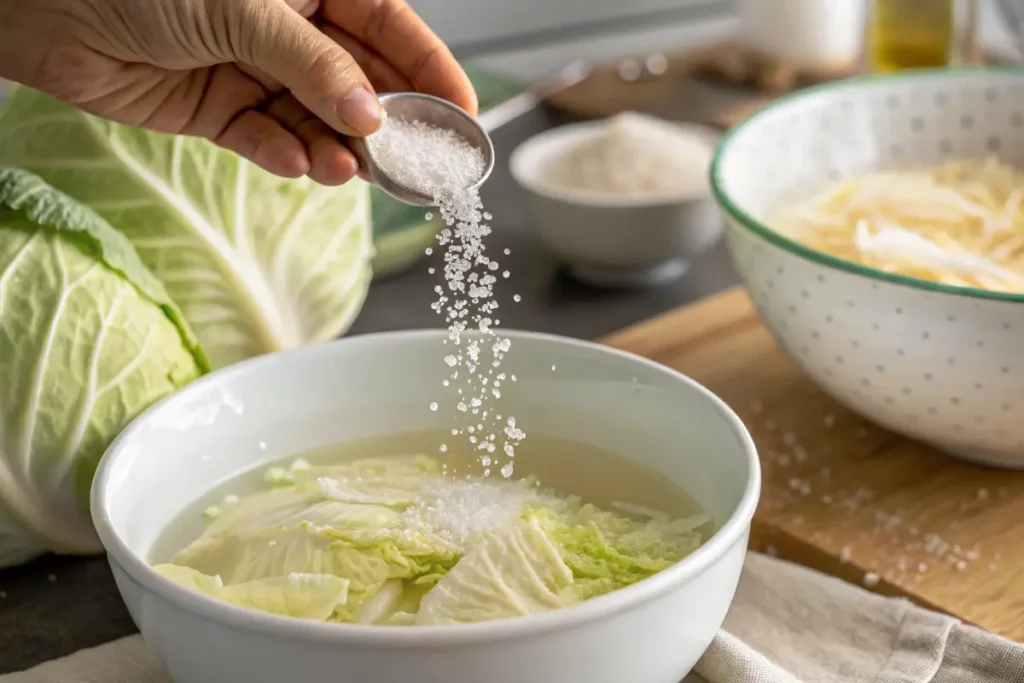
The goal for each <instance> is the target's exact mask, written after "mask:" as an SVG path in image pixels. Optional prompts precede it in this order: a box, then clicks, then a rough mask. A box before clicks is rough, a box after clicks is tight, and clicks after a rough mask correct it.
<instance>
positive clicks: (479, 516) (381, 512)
mask: <svg viewBox="0 0 1024 683" xmlns="http://www.w3.org/2000/svg"><path fill="white" fill-rule="evenodd" d="M300 464H301V466H299V465H300ZM268 472H273V473H274V474H273V476H271V477H269V478H268V479H269V481H270V482H272V483H273V484H274V486H273V487H272V488H270V489H269V490H266V491H263V492H259V493H256V494H253V495H251V496H246V497H243V498H241V499H240V500H239V501H237V502H234V503H232V504H231V505H228V506H226V507H224V508H223V510H222V511H221V514H220V516H218V517H217V518H216V519H215V520H214V521H213V522H212V523H211V524H210V525H209V527H208V528H207V529H206V531H205V532H204V533H203V534H202V535H201V536H200V537H199V538H198V539H197V540H196V541H194V542H193V543H192V544H190V545H189V546H188V547H186V548H185V549H184V550H182V551H181V552H180V553H179V554H178V555H177V556H176V557H175V558H174V559H173V560H172V561H173V563H174V564H175V565H178V566H182V567H187V568H189V570H190V571H193V572H198V573H199V577H200V579H197V578H196V576H194V575H192V574H187V575H185V580H182V581H180V582H181V583H185V584H188V585H191V584H190V583H189V582H192V583H195V582H196V581H200V585H198V586H193V588H194V589H196V590H200V591H201V592H206V593H209V594H211V595H212V594H214V592H216V591H214V592H211V591H210V590H209V589H208V588H204V586H205V585H207V584H206V583H204V582H208V581H209V577H217V578H216V581H218V582H222V585H223V586H226V587H227V586H233V585H238V584H245V583H249V582H252V581H260V580H267V579H272V578H275V577H282V576H289V575H293V574H300V573H305V574H314V575H329V576H336V577H339V578H342V579H344V580H345V581H346V582H347V589H348V592H347V597H346V600H345V602H344V603H337V604H335V605H334V607H333V611H332V613H331V615H330V617H329V620H330V621H337V622H350V623H364V624H385V625H405V626H409V625H430V624H455V623H470V622H477V621H487V620H492V619H505V618H511V617H516V616H523V615H526V614H534V613H537V612H544V611H548V610H553V609H559V608H561V607H566V606H568V605H572V604H575V603H577V602H581V601H583V600H588V599H590V598H593V597H596V596H599V595H603V594H605V593H608V592H610V591H613V590H616V589H618V588H622V587H625V586H628V585H630V584H633V583H636V582H637V581H640V580H643V579H645V578H647V577H649V576H651V575H653V574H655V573H657V572H659V571H662V570H663V569H666V568H668V567H669V566H671V565H672V564H674V563H676V562H678V561H680V560H682V559H683V558H685V557H686V556H687V555H689V554H690V553H691V552H693V551H694V550H695V549H696V548H697V547H699V546H700V544H701V542H702V538H703V536H704V534H705V532H708V531H710V528H709V527H708V525H709V523H710V519H709V518H708V516H707V515H704V514H699V515H694V516H692V517H687V518H685V519H672V518H671V517H670V516H669V515H667V514H664V513H660V512H657V511H653V510H647V509H646V508H636V507H630V506H621V507H622V508H623V509H624V510H627V509H628V510H627V511H628V512H629V514H622V513H620V512H617V511H609V510H604V509H602V508H599V507H597V506H595V505H591V504H584V503H583V502H582V501H580V499H579V498H577V497H574V496H559V495H558V494H556V493H554V492H551V491H546V490H543V489H540V488H539V487H538V486H537V485H536V482H535V481H533V480H529V479H527V480H521V481H515V482H512V481H506V480H504V479H496V478H477V479H472V480H469V481H467V480H465V479H463V478H450V477H447V476H445V475H443V474H442V473H441V471H440V464H439V463H438V461H437V460H435V459H433V458H429V457H425V456H408V457H386V458H369V459H363V460H354V461H347V462H342V463H338V464H334V465H328V466H311V465H309V464H308V463H306V462H305V461H299V462H297V463H295V464H293V465H292V466H291V467H276V468H271V470H268ZM282 472H286V473H288V476H287V477H285V476H283V475H282V474H281V473H282ZM286 482H288V483H286ZM218 590H219V589H218Z"/></svg>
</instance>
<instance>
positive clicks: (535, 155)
mask: <svg viewBox="0 0 1024 683" xmlns="http://www.w3.org/2000/svg"><path fill="white" fill-rule="evenodd" d="M605 125H606V123H605V122H604V121H586V122H583V123H573V124H569V125H565V126H560V127H558V128H553V129H551V130H549V131H545V132H543V133H540V134H538V135H535V136H533V137H531V138H529V139H528V140H526V141H525V142H523V143H522V144H520V145H519V147H517V148H516V150H515V151H514V152H513V153H512V157H511V159H510V161H509V165H510V167H511V171H512V177H513V178H515V179H516V182H518V183H519V185H520V186H521V187H522V188H523V190H524V192H525V195H526V201H527V204H528V206H529V211H530V214H531V215H532V217H533V220H534V223H535V225H536V227H537V230H538V232H539V235H540V238H541V241H542V242H543V243H544V245H545V246H546V247H547V249H548V250H550V251H551V253H553V254H554V255H555V256H557V257H558V258H559V259H560V260H561V261H563V262H564V263H565V264H566V265H567V266H568V267H569V269H570V271H571V272H572V274H573V275H574V276H576V277H577V278H578V279H580V280H582V281H584V282H588V283H591V284H595V285H598V286H602V287H621V288H642V287H650V286H657V285H660V284H664V283H666V282H670V281H672V280H675V279H677V278H678V277H680V276H682V275H683V273H684V272H685V271H686V269H687V267H688V266H689V260H690V259H692V258H693V257H694V256H696V255H698V254H700V253H702V252H704V251H707V250H708V249H709V248H711V247H712V246H714V244H715V243H716V242H717V241H718V240H719V239H720V238H721V236H722V232H723V229H722V220H721V217H720V216H719V214H718V211H717V209H716V208H715V202H714V200H713V199H712V197H711V191H710V188H704V189H701V190H699V191H697V192H695V193H691V194H683V195H680V196H677V197H668V198H662V197H657V198H648V197H622V196H615V195H607V194H599V193H593V192H583V191H578V190H572V189H568V188H564V187H558V186H556V185H554V184H552V183H551V182H550V181H549V180H548V179H547V178H545V170H546V169H547V168H548V167H549V165H550V164H551V163H552V162H554V161H555V160H556V159H558V158H559V157H561V156H562V155H563V154H564V153H565V152H566V151H568V150H569V149H571V148H573V147H574V146H575V145H577V144H579V143H580V142H582V141H583V140H585V139H587V138H588V137H590V136H592V135H593V134H594V133H595V132H596V131H598V130H600V129H601V128H602V127H603V126H605ZM670 125H678V126H679V127H680V128H681V129H683V130H684V131H686V132H688V133H691V134H693V135H694V136H696V137H698V138H700V139H702V140H705V141H706V142H707V145H708V149H709V150H710V149H713V148H714V146H715V142H716V141H717V138H718V135H717V133H715V132H714V131H713V130H711V129H710V128H705V127H704V126H699V125H696V124H687V123H678V124H675V123H673V124H670Z"/></svg>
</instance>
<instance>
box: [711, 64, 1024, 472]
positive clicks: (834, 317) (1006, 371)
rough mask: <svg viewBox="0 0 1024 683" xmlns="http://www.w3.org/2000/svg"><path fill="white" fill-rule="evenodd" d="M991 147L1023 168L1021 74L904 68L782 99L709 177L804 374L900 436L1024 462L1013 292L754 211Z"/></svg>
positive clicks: (739, 133)
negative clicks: (934, 277)
mask: <svg viewBox="0 0 1024 683" xmlns="http://www.w3.org/2000/svg"><path fill="white" fill-rule="evenodd" d="M991 154H996V155H998V156H999V157H1000V158H1001V159H1002V160H1003V161H1004V162H1006V163H1009V164H1012V165H1014V166H1016V167H1017V168H1024V71H1022V70H1020V69H963V70H936V71H922V72H913V71H911V72H905V73H902V74H898V75H893V76H885V77H865V78H856V79H851V80H847V81H841V82H839V83H836V84H830V85H824V86H820V87H816V88H811V89H808V90H806V91H804V92H801V93H798V94H796V95H792V96H789V97H786V98H783V99H781V100H779V101H778V102H776V103H775V104H773V105H771V106H769V107H768V108H766V109H765V110H763V111H761V112H759V113H757V114H754V115H753V116H752V117H751V118H749V119H747V120H746V121H745V122H744V123H741V124H740V125H739V126H738V127H736V128H734V129H733V130H732V131H730V132H729V133H728V134H727V135H726V137H725V139H724V140H723V141H722V143H721V145H720V146H719V148H718V152H717V154H716V158H715V161H714V164H713V166H712V172H711V176H712V178H711V180H712V187H713V189H714V191H715V196H716V198H717V200H718V202H719V203H720V205H721V207H722V211H723V213H724V214H725V217H726V221H727V225H728V241H729V247H730V250H731V252H732V254H733V258H734V260H735V262H736V266H737V269H738V270H739V272H740V275H741V276H742V278H743V281H744V283H745V285H746V286H747V288H748V289H749V290H750V295H751V298H752V299H753V301H754V303H755V305H756V306H757V309H758V312H759V313H760V316H761V319H762V320H763V321H764V323H765V325H766V326H767V327H768V328H769V329H770V330H771V331H772V333H773V334H774V336H775V338H776V339H777V340H778V341H779V344H780V345H781V346H782V348H783V349H785V350H786V352H787V353H789V355H790V356H792V358H793V359H794V360H795V361H796V362H797V363H798V364H799V365H800V366H801V367H802V368H803V370H804V371H805V372H806V373H807V374H808V375H809V376H810V377H811V379H813V380H814V382H815V383H817V384H818V385H819V386H821V388H822V389H824V390H825V391H826V392H828V393H829V394H831V395H832V396H834V397H835V398H836V399H837V400H839V401H840V402H842V403H844V404H845V405H847V406H849V407H850V408H852V409H853V410H855V411H857V412H859V413H861V414H862V415H864V416H865V417H867V418H868V419H870V420H873V421H874V422H876V423H878V424H880V425H882V426H884V427H887V428H889V429H891V430H893V431H894V432H896V433H898V434H903V435H905V436H907V437H910V438H913V439H918V440H921V441H924V442H926V443H929V444H931V445H933V446H935V447H936V448H938V449H940V450H942V451H945V452H946V453H949V454H950V455H953V456H955V457H959V458H963V459H965V460H970V461H973V462H977V463H983V464H987V465H993V466H998V467H1011V468H1024V420H1022V419H1021V416H1022V415H1024V362H1022V360H1021V351H1022V350H1024V295H1022V294H1006V293H1000V292H993V291H986V290H981V289H971V288H969V287H952V286H948V285H944V284H939V283H936V282H931V281H928V280H920V279H916V278H912V277H906V276H903V275H896V274H892V273H886V272H882V271H880V270H875V269H872V268H868V267H865V266H862V265H859V264H857V263H853V262H850V261H845V260H842V259H839V258H836V257H834V256H831V255H829V254H826V253H823V252H820V251H816V250H814V249H811V248H808V247H807V246H805V245H803V244H801V243H798V242H796V241H794V240H792V239H790V238H788V237H786V236H784V235H781V234H779V233H777V232H775V231H774V230H772V229H771V228H770V227H769V226H768V225H767V224H766V223H765V214H766V212H770V211H773V210H775V209H776V208H777V206H778V205H779V203H780V202H789V201H795V200H799V199H800V198H802V197H805V196H806V195H807V194H808V193H811V192H815V191H817V190H818V189H820V188H821V186H822V185H824V184H826V183H831V182H834V181H838V180H841V179H843V178H846V177H849V176H851V175H854V174H859V173H865V172H868V171H871V170H875V169H890V168H900V167H904V168H905V167H907V166H924V165H932V164H938V163H942V162H944V161H949V160H952V159H984V158H985V157H986V156H988V155H991Z"/></svg>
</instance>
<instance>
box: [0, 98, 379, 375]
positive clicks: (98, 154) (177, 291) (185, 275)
mask: <svg viewBox="0 0 1024 683" xmlns="http://www.w3.org/2000/svg"><path fill="white" fill-rule="evenodd" d="M0 164H2V165H6V166H12V167H20V168H24V169H27V170H30V171H33V172H35V173H37V174H39V175H40V176H42V177H43V178H44V179H45V180H46V181H47V182H49V183H50V184H51V185H53V186H54V187H56V188H58V189H59V190H61V191H63V192H65V193H66V194H68V195H70V196H72V197H74V198H75V199H77V200H79V201H80V202H82V203H84V204H86V205H88V206H90V207H91V208H92V209H94V210H95V211H96V212H97V213H99V214H100V215H101V216H102V217H103V218H105V219H106V220H107V221H108V222H109V223H110V224H111V225H113V226H114V227H116V228H117V229H118V230H120V231H121V232H122V233H124V235H125V236H127V237H128V239H129V240H130V241H131V243H132V244H133V245H134V247H135V249H136V250H137V251H138V253H139V255H140V256H141V257H142V260H143V262H144V263H145V264H146V265H147V266H148V267H149V269H150V270H151V271H152V272H153V273H155V274H156V276H157V277H159V278H160V279H161V280H162V281H163V283H164V285H165V287H166V289H167V291H168V293H169V294H170V296H171V298H172V299H173V300H174V301H175V302H176V303H177V304H178V306H180V307H181V310H182V311H183V313H184V316H185V318H186V320H187V321H188V322H189V324H190V325H191V327H192V328H193V329H194V330H195V332H196V335H197V336H198V339H199V341H200V343H201V344H202V346H203V348H204V349H205V351H206V353H207V355H208V356H209V358H210V360H211V361H212V364H213V365H214V367H222V366H225V365H228V364H230V363H234V362H236V361H240V360H244V359H246V358H249V357H252V356H256V355H259V354H262V353H268V352H273V351H278V350H281V349H286V348H292V347H297V346H302V345H305V344H310V343H316V342H322V341H327V340H330V339H333V338H335V337H337V336H339V335H340V334H342V333H344V332H345V331H346V330H347V329H348V327H349V326H350V325H351V324H352V322H353V321H354V320H355V317H356V315H357V314H358V312H359V310H360V308H361V306H362V303H363V301H364V299H365V296H366V293H367V289H368V286H369V282H370V278H371V273H370V261H371V259H372V257H373V243H372V238H373V236H372V225H371V206H370V194H369V188H368V186H367V185H366V184H365V183H363V182H362V181H359V180H354V181H352V182H349V183H347V184H345V185H344V186H342V187H324V186H321V185H318V184H317V183H315V182H313V181H312V180H310V179H309V178H301V179H298V180H288V179H282V178H278V177H277V176H274V175H272V174H270V173H267V172H265V171H263V170H261V169H260V168H258V167H257V166H255V165H253V164H251V163H249V162H248V161H246V160H244V159H242V158H241V157H239V156H237V155H235V154H233V153H231V152H228V151H226V150H223V149H221V148H219V147H217V146H216V145H214V144H212V143H210V142H208V141H206V140H202V139H199V138H190V137H184V136H172V135H164V134H159V133H154V132H151V131H146V130H142V129H139V128H134V127H131V126H124V125H120V124H117V123H113V122H110V121H107V120H104V119H100V118H97V117H93V116H90V115H88V114H85V113H82V112H80V111H78V110H76V109H74V108H72V107H70V106H68V105H65V104H63V103H61V102H59V101H57V100H55V99H53V98H50V97H48V96H46V95H43V94H41V93H39V92H37V91H34V90H31V89H29V88H24V87H15V88H12V90H11V91H10V92H9V93H8V94H7V95H6V97H5V99H4V102H3V105H2V107H0Z"/></svg>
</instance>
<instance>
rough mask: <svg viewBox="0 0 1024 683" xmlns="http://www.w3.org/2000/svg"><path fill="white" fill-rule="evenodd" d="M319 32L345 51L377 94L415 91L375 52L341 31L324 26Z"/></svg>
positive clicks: (406, 79)
mask: <svg viewBox="0 0 1024 683" xmlns="http://www.w3.org/2000/svg"><path fill="white" fill-rule="evenodd" d="M321 30H323V32H324V33H325V34H327V37H328V38H330V39H331V40H333V41H334V42H336V43H337V44H338V45H340V46H341V47H342V48H344V49H345V51H346V52H348V53H349V54H350V55H352V58H353V59H354V60H356V63H357V64H359V66H360V67H362V69H363V73H365V74H366V76H367V78H369V79H370V82H371V83H373V86H374V88H375V89H376V90H377V92H409V91H410V90H415V87H414V86H413V84H412V82H410V81H409V79H408V78H406V77H405V76H403V75H402V74H400V73H399V72H398V70H396V69H395V67H393V66H391V64H390V63H389V62H388V61H387V60H386V59H384V58H383V57H381V56H380V54H379V53H377V51H376V50H374V49H373V48H370V47H367V46H366V45H365V44H364V43H361V42H359V41H358V40H356V39H355V38H353V37H352V36H350V35H349V34H347V33H345V32H344V31H342V30H341V29H339V28H337V27H335V26H333V25H331V24H326V25H324V26H322V27H321Z"/></svg>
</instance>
